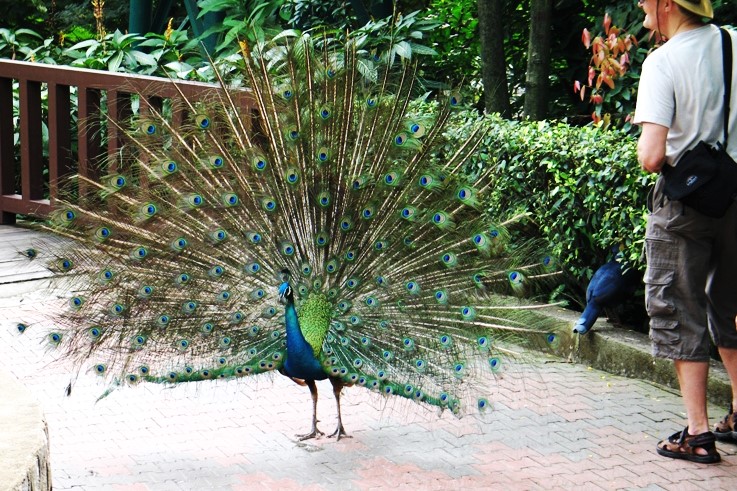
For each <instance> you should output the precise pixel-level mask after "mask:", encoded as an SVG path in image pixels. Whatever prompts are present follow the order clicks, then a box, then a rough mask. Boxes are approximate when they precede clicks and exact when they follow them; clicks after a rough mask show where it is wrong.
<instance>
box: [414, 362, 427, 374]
mask: <svg viewBox="0 0 737 491" xmlns="http://www.w3.org/2000/svg"><path fill="white" fill-rule="evenodd" d="M426 365H427V363H426V362H425V360H415V370H417V371H418V372H419V373H424V372H425V368H426Z"/></svg>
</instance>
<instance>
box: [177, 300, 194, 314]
mask: <svg viewBox="0 0 737 491" xmlns="http://www.w3.org/2000/svg"><path fill="white" fill-rule="evenodd" d="M181 310H182V312H183V313H185V314H192V313H194V311H195V310H197V302H194V301H192V300H189V301H187V302H184V303H183V304H182V309H181Z"/></svg>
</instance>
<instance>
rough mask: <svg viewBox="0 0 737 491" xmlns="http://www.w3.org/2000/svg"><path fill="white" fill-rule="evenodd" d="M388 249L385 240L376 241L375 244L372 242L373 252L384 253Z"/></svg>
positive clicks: (387, 243)
mask: <svg viewBox="0 0 737 491" xmlns="http://www.w3.org/2000/svg"><path fill="white" fill-rule="evenodd" d="M388 247H389V242H387V241H386V240H377V241H376V242H374V250H375V251H376V252H381V251H384V250H386V249H387V248H388Z"/></svg>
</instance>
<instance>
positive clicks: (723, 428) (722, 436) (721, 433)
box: [714, 406, 737, 443]
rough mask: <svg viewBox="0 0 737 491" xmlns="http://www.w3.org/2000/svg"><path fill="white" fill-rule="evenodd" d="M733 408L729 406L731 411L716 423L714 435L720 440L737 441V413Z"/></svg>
mask: <svg viewBox="0 0 737 491" xmlns="http://www.w3.org/2000/svg"><path fill="white" fill-rule="evenodd" d="M732 409H733V408H732V406H729V412H728V413H727V415H726V416H725V417H724V419H723V420H721V421H720V422H719V423H717V424H716V425H714V436H715V437H716V439H717V440H719V441H720V442H731V443H737V413H734V412H733V411H732Z"/></svg>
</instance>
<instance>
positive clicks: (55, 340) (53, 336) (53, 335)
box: [48, 332, 62, 346]
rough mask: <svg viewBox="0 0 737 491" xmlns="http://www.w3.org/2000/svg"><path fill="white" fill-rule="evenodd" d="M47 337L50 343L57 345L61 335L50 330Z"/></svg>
mask: <svg viewBox="0 0 737 491" xmlns="http://www.w3.org/2000/svg"><path fill="white" fill-rule="evenodd" d="M48 339H49V342H50V343H51V344H52V345H54V346H58V345H59V344H60V343H61V339H62V335H61V334H60V333H58V332H52V333H51V334H49V337H48Z"/></svg>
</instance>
